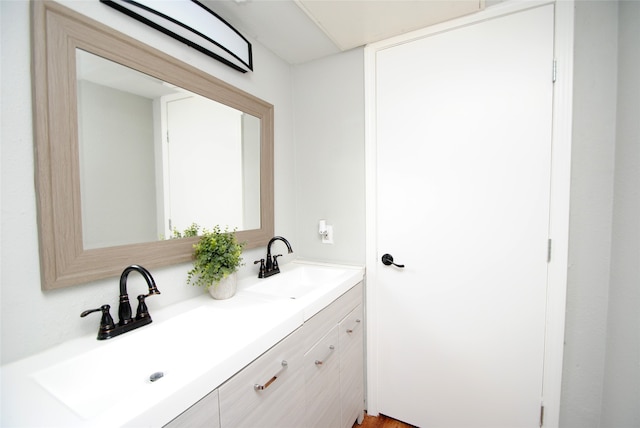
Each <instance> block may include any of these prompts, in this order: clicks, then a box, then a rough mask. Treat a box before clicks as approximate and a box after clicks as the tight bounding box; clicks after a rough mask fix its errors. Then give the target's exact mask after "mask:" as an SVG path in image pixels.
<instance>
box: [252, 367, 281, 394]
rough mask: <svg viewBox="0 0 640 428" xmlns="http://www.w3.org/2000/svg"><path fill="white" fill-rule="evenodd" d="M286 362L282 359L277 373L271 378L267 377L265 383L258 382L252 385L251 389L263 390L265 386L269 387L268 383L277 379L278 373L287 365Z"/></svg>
mask: <svg viewBox="0 0 640 428" xmlns="http://www.w3.org/2000/svg"><path fill="white" fill-rule="evenodd" d="M288 365H289V364H288V363H287V361H286V360H282V368H281V369H280V370H278V373H276V374H275V375H273V377H272V378H271V379H269V380H268V381H267V383H265V384H264V385H260V384H257V383H256V384H255V385H253V389H255V390H256V391H263V390H265V389H267V388H269V385H271V384H272V383H273V382H275V381H276V379H278V376H280V374H281V373H282V372H283V371H284V370H285V369H286V368H287V367H288Z"/></svg>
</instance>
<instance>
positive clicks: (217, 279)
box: [185, 224, 244, 300]
mask: <svg viewBox="0 0 640 428" xmlns="http://www.w3.org/2000/svg"><path fill="white" fill-rule="evenodd" d="M198 229H199V228H198V226H197V225H195V224H194V225H192V226H191V227H190V228H189V229H187V230H188V231H189V233H188V234H189V235H191V236H194V234H193V231H194V230H196V231H197V230H198ZM185 232H187V231H185ZM185 235H187V233H185ZM243 247H244V243H240V242H238V240H237V238H236V234H235V230H234V231H232V232H230V231H229V230H228V228H225V230H224V231H221V230H220V226H215V227H214V228H213V230H208V229H206V228H205V229H203V230H202V235H200V240H199V241H198V242H197V243H196V244H194V245H193V250H194V252H193V256H194V260H193V269H191V270H190V271H189V272H188V274H187V283H188V284H192V285H197V286H204V287H206V288H207V289H208V290H209V293H210V294H211V296H213V298H214V299H220V300H222V299H228V298H230V297H232V296H233V295H234V294H235V293H236V287H237V282H238V279H237V273H236V272H237V271H238V268H239V267H240V266H241V265H242V264H243V263H242V248H243Z"/></svg>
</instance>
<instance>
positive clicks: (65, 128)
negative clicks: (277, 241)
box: [31, 0, 274, 290]
mask: <svg viewBox="0 0 640 428" xmlns="http://www.w3.org/2000/svg"><path fill="white" fill-rule="evenodd" d="M31 14H32V16H31V18H32V44H33V46H32V55H33V58H32V74H33V109H34V146H35V181H36V198H37V204H38V228H39V239H40V268H41V276H42V289H44V290H50V289H56V288H61V287H67V286H71V285H75V284H82V283H86V282H89V281H93V280H97V279H101V278H107V277H112V276H117V275H119V274H120V273H121V272H122V270H123V269H124V268H125V267H126V266H128V265H130V264H134V263H135V264H140V265H143V266H145V267H147V268H154V267H159V266H167V265H172V264H177V263H184V262H188V261H189V260H191V258H192V252H193V244H194V243H195V242H196V241H197V239H198V238H183V239H169V240H164V241H155V242H148V243H140V244H131V245H122V246H116V247H108V248H98V249H89V250H85V249H84V248H83V241H82V216H81V201H80V162H79V154H78V126H77V123H78V122H77V117H78V116H77V85H76V62H75V61H76V54H75V52H76V49H77V48H79V49H83V50H86V51H88V52H91V53H93V54H96V55H99V56H102V57H104V58H107V59H109V60H112V61H115V62H118V63H120V64H122V65H125V66H127V67H130V68H133V69H135V70H138V71H141V72H142V73H145V74H148V75H151V76H153V77H155V78H158V79H160V80H164V81H166V82H170V83H173V84H175V85H178V86H180V87H182V88H184V89H187V90H189V91H192V92H195V93H198V94H200V95H202V96H205V97H207V98H210V99H213V100H215V101H218V102H220V103H222V104H225V105H227V106H230V107H233V108H235V109H238V110H241V111H243V112H245V113H248V114H250V115H253V116H256V117H257V118H259V119H260V121H261V130H260V133H261V135H260V225H261V227H260V229H253V230H246V231H238V232H237V236H238V239H239V240H240V241H241V242H246V246H245V248H255V247H258V246H262V245H266V243H267V242H268V240H269V239H270V238H271V237H273V232H274V215H273V205H274V203H273V200H274V199H273V139H274V125H273V122H274V113H273V105H271V104H269V103H267V102H265V101H263V100H260V99H259V98H256V97H254V96H253V95H251V94H248V93H246V92H244V91H241V90H239V89H237V88H235V87H233V86H231V85H229V84H227V83H225V82H223V81H221V80H219V79H217V78H215V77H213V76H210V75H208V74H207V73H205V72H203V71H201V70H198V69H196V68H194V67H192V66H190V65H188V64H185V63H183V62H181V61H179V60H177V59H175V58H173V57H171V56H169V55H166V54H164V53H163V52H160V51H158V50H157V49H154V48H151V47H149V46H147V45H145V44H143V43H140V42H138V41H136V40H134V39H132V38H130V37H128V36H126V35H124V34H121V33H119V32H117V31H115V30H113V29H112V28H110V27H107V26H105V25H103V24H101V23H99V22H96V21H94V20H92V19H89V18H87V17H85V16H83V15H81V14H79V13H77V12H75V11H72V10H70V9H68V8H66V7H64V6H62V5H60V4H57V3H55V2H51V1H41V0H37V1H33V2H32V9H31Z"/></svg>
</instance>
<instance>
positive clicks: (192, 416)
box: [164, 389, 220, 428]
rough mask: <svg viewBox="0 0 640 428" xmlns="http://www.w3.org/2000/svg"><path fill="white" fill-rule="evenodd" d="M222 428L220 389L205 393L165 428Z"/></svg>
mask: <svg viewBox="0 0 640 428" xmlns="http://www.w3.org/2000/svg"><path fill="white" fill-rule="evenodd" d="M183 427H184V428H220V413H219V412H218V390H217V389H216V390H214V391H212V392H210V393H209V394H207V395H205V396H204V398H203V399H201V400H200V401H198V402H197V403H196V404H194V405H193V406H191V407H189V408H188V409H187V410H186V411H185V412H184V413H182V414H181V415H180V416H178V417H177V418H175V419H174V420H172V421H171V422H169V423H168V424H166V425H165V426H164V428H183Z"/></svg>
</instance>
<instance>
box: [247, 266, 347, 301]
mask: <svg viewBox="0 0 640 428" xmlns="http://www.w3.org/2000/svg"><path fill="white" fill-rule="evenodd" d="M349 272H350V270H345V269H344V268H340V267H334V266H326V265H312V264H298V263H290V264H289V265H286V267H284V268H283V270H282V272H280V273H279V274H276V275H273V276H270V277H268V278H263V279H260V280H258V282H256V283H254V284H253V285H251V286H249V287H247V288H245V290H246V291H249V292H252V293H257V294H265V295H269V296H277V297H285V298H289V299H299V298H302V297H305V296H306V295H308V294H310V293H317V292H318V291H321V290H322V289H328V288H331V286H333V285H334V284H335V282H336V280H339V279H340V278H341V277H342V276H344V275H345V274H346V273H349Z"/></svg>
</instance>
